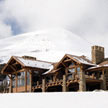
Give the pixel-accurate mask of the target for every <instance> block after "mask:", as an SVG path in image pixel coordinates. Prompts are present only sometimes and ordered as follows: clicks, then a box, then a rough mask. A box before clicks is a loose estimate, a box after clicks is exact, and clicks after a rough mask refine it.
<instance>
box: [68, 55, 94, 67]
mask: <svg viewBox="0 0 108 108" xmlns="http://www.w3.org/2000/svg"><path fill="white" fill-rule="evenodd" d="M68 56H71V57H72V58H73V59H75V60H76V61H78V62H80V63H82V64H87V65H95V64H93V63H92V62H91V61H90V60H89V59H88V58H86V56H75V55H70V54H68Z"/></svg>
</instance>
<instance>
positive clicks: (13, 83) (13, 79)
mask: <svg viewBox="0 0 108 108" xmlns="http://www.w3.org/2000/svg"><path fill="white" fill-rule="evenodd" d="M15 78H16V77H15V75H12V86H13V88H15V86H16V80H15Z"/></svg>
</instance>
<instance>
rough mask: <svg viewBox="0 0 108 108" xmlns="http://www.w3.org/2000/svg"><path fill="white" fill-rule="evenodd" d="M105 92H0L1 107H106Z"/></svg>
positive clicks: (107, 98) (107, 95)
mask: <svg viewBox="0 0 108 108" xmlns="http://www.w3.org/2000/svg"><path fill="white" fill-rule="evenodd" d="M107 100H108V93H107V92H85V93H84V92H79V93H78V92H77V93H76V92H70V93H63V92H62V93H22V94H21V93H20V94H18V93H17V94H1V95H0V107H1V108H108V102H107Z"/></svg>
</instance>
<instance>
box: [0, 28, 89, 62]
mask: <svg viewBox="0 0 108 108" xmlns="http://www.w3.org/2000/svg"><path fill="white" fill-rule="evenodd" d="M90 46H91V45H90V44H89V43H88V42H87V41H85V40H84V39H82V38H81V37H80V36H77V35H75V34H73V33H72V32H70V31H68V30H65V29H61V28H56V29H46V30H40V31H36V32H31V33H25V34H21V35H17V36H13V37H9V38H5V39H1V40H0V63H5V62H7V60H8V59H9V58H10V57H11V56H24V55H28V56H34V57H36V58H37V59H40V60H46V61H51V62H57V61H58V60H60V59H61V58H62V57H63V55H64V54H66V53H69V54H75V55H87V56H90Z"/></svg>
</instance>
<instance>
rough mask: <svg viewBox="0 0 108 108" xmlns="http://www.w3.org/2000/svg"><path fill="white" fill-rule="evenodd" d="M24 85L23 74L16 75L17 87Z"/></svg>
mask: <svg viewBox="0 0 108 108" xmlns="http://www.w3.org/2000/svg"><path fill="white" fill-rule="evenodd" d="M24 85H25V72H20V73H18V87H20V86H24Z"/></svg>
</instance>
